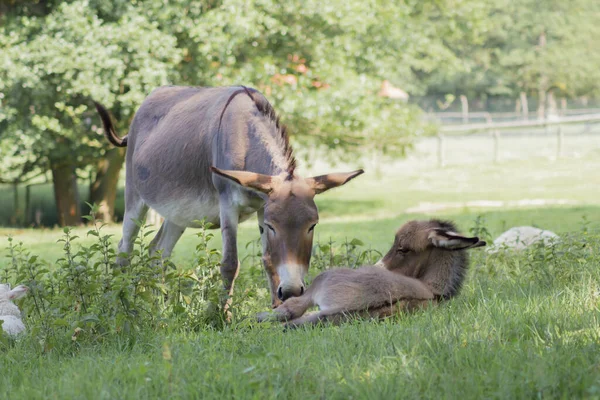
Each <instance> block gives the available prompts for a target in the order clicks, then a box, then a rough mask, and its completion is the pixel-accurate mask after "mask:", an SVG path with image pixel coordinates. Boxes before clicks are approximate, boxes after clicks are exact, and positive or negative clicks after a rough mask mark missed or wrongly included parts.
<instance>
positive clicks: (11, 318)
mask: <svg viewBox="0 0 600 400" xmlns="http://www.w3.org/2000/svg"><path fill="white" fill-rule="evenodd" d="M27 290H29V289H28V288H27V287H26V286H23V285H19V286H17V287H16V288H14V289H12V290H10V285H8V284H0V321H3V322H2V330H4V332H6V333H7V334H8V335H9V336H16V335H18V334H19V333H21V332H23V331H24V330H25V325H24V324H23V321H22V320H21V311H19V307H17V306H16V305H15V304H14V303H13V302H12V300H15V299H18V298H20V297H23V296H25V294H26V293H27Z"/></svg>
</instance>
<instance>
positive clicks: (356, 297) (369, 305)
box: [258, 220, 486, 327]
mask: <svg viewBox="0 0 600 400" xmlns="http://www.w3.org/2000/svg"><path fill="white" fill-rule="evenodd" d="M456 231H457V229H456V227H455V226H454V224H452V223H450V222H444V221H439V220H431V221H410V222H407V223H406V224H404V225H403V226H402V227H401V228H400V229H399V230H398V232H397V233H396V237H395V240H394V244H393V246H392V248H391V249H390V250H389V251H388V253H387V254H386V255H385V256H384V257H383V258H382V259H381V260H380V261H379V262H378V263H377V265H376V266H367V267H362V268H358V269H348V268H340V269H331V270H329V271H325V272H323V273H322V274H320V275H318V276H317V277H316V278H315V280H314V281H313V283H312V285H311V286H310V287H309V288H308V289H307V291H306V293H304V295H302V296H300V297H294V298H291V299H288V300H287V301H286V302H284V303H283V304H282V305H281V306H279V307H278V308H276V309H275V310H274V311H273V312H268V313H262V314H260V315H259V317H258V318H259V320H260V321H264V320H273V319H275V320H278V321H289V322H288V323H287V324H286V325H287V326H290V327H294V326H298V325H301V324H306V323H308V324H314V323H317V322H318V321H333V322H338V321H341V320H343V319H344V318H345V317H346V316H347V315H349V314H354V315H362V316H371V317H384V316H388V315H390V314H392V313H394V311H395V310H396V309H403V310H411V309H413V308H415V307H420V306H424V305H426V304H428V303H430V302H433V303H435V302H438V301H440V300H446V299H449V298H451V297H453V296H455V295H456V294H458V292H459V290H460V288H461V286H462V283H463V281H464V278H465V272H466V269H467V264H468V257H467V254H466V252H465V251H464V250H466V249H471V248H475V247H481V246H485V244H486V243H485V242H483V241H480V240H479V238H477V237H472V238H469V237H465V236H462V235H460V234H459V233H457V232H456ZM315 305H316V306H318V307H319V309H320V311H319V312H317V313H314V314H310V315H307V316H303V314H304V313H305V312H306V310H308V309H309V308H310V307H312V306H315Z"/></svg>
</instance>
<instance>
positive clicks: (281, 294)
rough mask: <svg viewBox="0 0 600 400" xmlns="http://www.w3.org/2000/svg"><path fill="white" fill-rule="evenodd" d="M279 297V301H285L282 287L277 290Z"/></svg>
mask: <svg viewBox="0 0 600 400" xmlns="http://www.w3.org/2000/svg"><path fill="white" fill-rule="evenodd" d="M277 297H279V300H283V290H281V286H279V289H277Z"/></svg>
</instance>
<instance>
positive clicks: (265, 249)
mask: <svg viewBox="0 0 600 400" xmlns="http://www.w3.org/2000/svg"><path fill="white" fill-rule="evenodd" d="M256 215H257V217H258V229H259V231H260V242H261V244H262V263H263V266H264V268H265V271H266V272H267V277H268V279H269V290H270V291H271V307H272V308H277V307H279V306H280V305H281V303H282V302H281V300H279V297H277V288H278V287H279V283H280V281H279V274H278V273H277V270H276V269H275V268H273V263H272V262H271V254H270V251H269V241H268V240H267V232H266V229H265V209H264V208H263V207H261V208H260V209H259V210H258V211H257V212H256Z"/></svg>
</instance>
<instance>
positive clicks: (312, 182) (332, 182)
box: [306, 169, 365, 194]
mask: <svg viewBox="0 0 600 400" xmlns="http://www.w3.org/2000/svg"><path fill="white" fill-rule="evenodd" d="M363 172H365V171H363V170H362V169H359V170H356V171H352V172H338V173H334V174H327V175H321V176H315V177H312V178H307V179H306V182H307V183H308V185H309V186H310V187H312V188H313V190H314V191H315V194H319V193H323V192H324V191H326V190H329V189H333V188H334V187H338V186H342V185H343V184H345V183H348V182H349V181H350V180H352V179H354V178H356V177H357V176H359V175H360V174H362V173H363Z"/></svg>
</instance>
